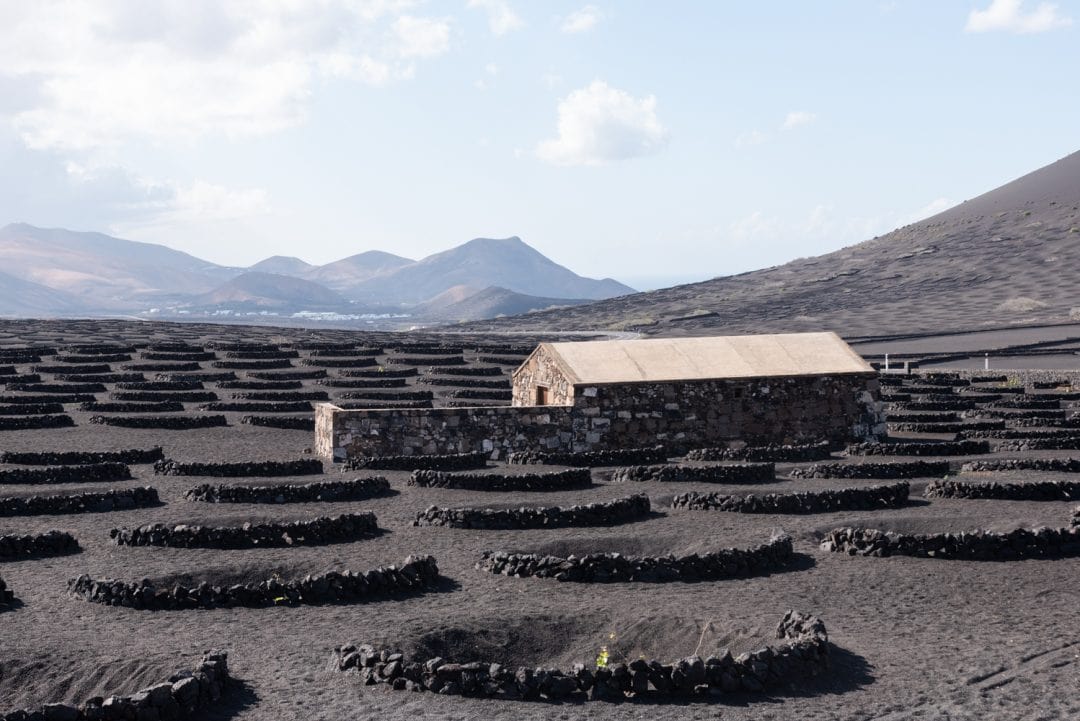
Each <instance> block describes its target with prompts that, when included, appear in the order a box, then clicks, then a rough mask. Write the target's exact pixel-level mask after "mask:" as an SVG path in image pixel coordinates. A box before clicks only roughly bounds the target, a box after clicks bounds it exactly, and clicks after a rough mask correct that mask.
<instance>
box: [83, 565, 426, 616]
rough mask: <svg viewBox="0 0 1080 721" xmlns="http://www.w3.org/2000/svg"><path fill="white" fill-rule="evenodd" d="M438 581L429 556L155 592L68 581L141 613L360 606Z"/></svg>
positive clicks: (142, 585)
mask: <svg viewBox="0 0 1080 721" xmlns="http://www.w3.org/2000/svg"><path fill="white" fill-rule="evenodd" d="M438 582H439V567H438V565H437V564H436V563H435V559H434V558H433V557H432V556H409V557H408V558H406V559H405V563H403V564H402V565H400V566H397V565H392V566H380V567H378V568H373V569H371V570H370V571H359V572H353V571H343V572H338V571H331V572H329V573H323V574H319V575H317V576H306V577H304V578H303V579H300V580H296V581H283V580H281V579H278V578H269V579H267V580H265V581H260V582H258V583H243V584H232V585H216V584H211V583H202V584H200V585H198V586H193V587H189V586H184V585H181V584H176V583H170V584H168V587H167V588H164V587H163V588H158V587H156V586H155V585H154V583H153V582H152V581H150V580H149V579H143V580H141V581H132V582H124V581H117V580H114V579H111V578H103V579H94V578H92V577H90V576H88V575H82V576H79V577H78V578H73V579H71V580H70V581H68V593H70V594H72V595H73V596H76V597H78V598H81V599H83V600H85V601H90V602H92V603H102V604H105V605H107V606H125V607H127V608H135V609H142V610H178V609H189V608H233V607H237V606H244V607H249V608H259V607H265V606H294V605H301V604H323V603H363V602H365V601H368V600H371V599H376V598H385V597H387V596H393V595H398V594H404V593H410V592H417V591H423V590H426V589H429V588H432V587H434V586H435V585H436V584H437V583H438Z"/></svg>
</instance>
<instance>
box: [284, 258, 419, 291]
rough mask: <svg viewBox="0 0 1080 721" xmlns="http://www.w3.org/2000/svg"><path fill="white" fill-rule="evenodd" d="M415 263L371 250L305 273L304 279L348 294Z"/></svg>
mask: <svg viewBox="0 0 1080 721" xmlns="http://www.w3.org/2000/svg"><path fill="white" fill-rule="evenodd" d="M413 262H414V261H412V260H410V259H408V258H402V257H401V256H400V255H394V254H393V253H386V252H383V251H381V250H369V251H367V252H366V253H359V254H357V255H350V256H349V257H348V258H342V259H341V260H335V261H334V262H333V263H327V264H326V265H320V266H318V267H316V268H312V269H311V270H309V271H307V272H305V273H304V274H303V277H304V278H306V279H307V280H312V281H315V282H316V283H322V284H323V285H325V286H327V287H328V288H333V289H334V290H337V291H340V292H342V293H346V294H347V293H348V292H349V291H351V290H352V289H354V288H356V287H357V286H358V285H360V284H361V283H363V282H364V281H367V280H370V279H371V278H374V277H376V276H378V275H381V274H384V273H390V272H393V271H394V270H397V269H398V268H402V267H404V266H407V265H410V264H412V263H413Z"/></svg>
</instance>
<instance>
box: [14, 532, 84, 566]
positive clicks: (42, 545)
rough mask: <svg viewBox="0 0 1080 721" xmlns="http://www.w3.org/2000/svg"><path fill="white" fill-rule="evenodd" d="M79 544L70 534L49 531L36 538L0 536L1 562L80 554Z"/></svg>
mask: <svg viewBox="0 0 1080 721" xmlns="http://www.w3.org/2000/svg"><path fill="white" fill-rule="evenodd" d="M80 550H81V549H80V548H79V542H78V541H76V540H75V537H74V536H72V535H71V534H70V533H64V532H63V531H48V532H47V533H42V534H39V535H36V536H17V535H8V536H0V561H18V560H21V559H24V558H35V557H38V556H64V555H67V554H69V553H78V552H79V551H80Z"/></svg>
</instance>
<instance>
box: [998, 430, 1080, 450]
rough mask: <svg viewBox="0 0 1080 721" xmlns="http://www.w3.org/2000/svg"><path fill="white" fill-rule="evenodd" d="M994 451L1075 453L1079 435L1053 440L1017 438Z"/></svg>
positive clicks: (1079, 448)
mask: <svg viewBox="0 0 1080 721" xmlns="http://www.w3.org/2000/svg"><path fill="white" fill-rule="evenodd" d="M994 450H995V451H997V452H998V453H1013V452H1016V451H1076V450H1080V434H1078V435H1068V436H1058V437H1055V438H1017V439H1014V440H1006V441H1001V442H1000V443H998V444H997V445H996V446H995V447H994Z"/></svg>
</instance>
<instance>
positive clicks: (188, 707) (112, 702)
mask: <svg viewBox="0 0 1080 721" xmlns="http://www.w3.org/2000/svg"><path fill="white" fill-rule="evenodd" d="M231 684H232V679H231V677H230V676H229V666H228V654H227V653H225V652H223V651H207V652H206V654H205V655H204V656H203V658H202V661H201V662H199V664H198V665H197V666H196V667H195V668H194V669H192V671H190V672H183V673H178V674H176V675H174V676H172V677H170V678H169V679H168V680H167V681H162V682H161V683H158V684H154V685H153V686H149V687H147V688H144V689H143V690H141V691H138V692H136V693H134V694H132V695H130V696H109V697H108V698H103V697H101V696H95V697H93V698H91V699H89V700H87V701H86V702H84V703H83V704H82V705H81V706H74V705H72V704H66V703H47V704H45V705H44V706H41V707H39V708H36V709H20V710H18V711H11V712H10V713H7V714H4V715H2V716H0V721H41V720H44V721H52V720H53V719H65V720H68V721H91V719H139V720H140V721H143V720H145V721H159V720H160V721H165V720H166V719H180V718H188V717H191V716H195V715H196V714H199V712H201V711H202V710H204V709H206V708H208V707H210V706H212V705H214V704H215V703H216V702H217V701H218V699H220V698H221V696H222V694H223V693H224V692H225V691H227V689H228V687H229V686H230V685H231ZM200 716H201V714H200Z"/></svg>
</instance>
